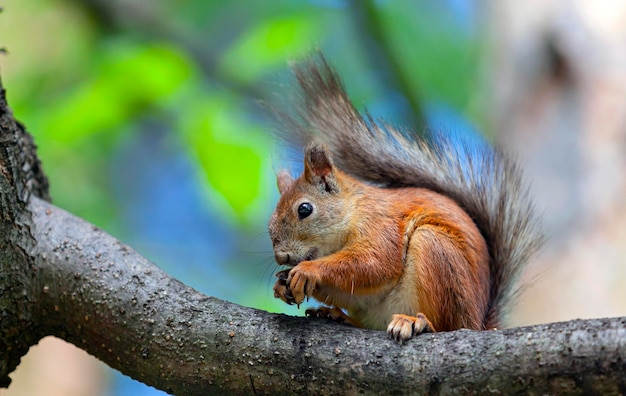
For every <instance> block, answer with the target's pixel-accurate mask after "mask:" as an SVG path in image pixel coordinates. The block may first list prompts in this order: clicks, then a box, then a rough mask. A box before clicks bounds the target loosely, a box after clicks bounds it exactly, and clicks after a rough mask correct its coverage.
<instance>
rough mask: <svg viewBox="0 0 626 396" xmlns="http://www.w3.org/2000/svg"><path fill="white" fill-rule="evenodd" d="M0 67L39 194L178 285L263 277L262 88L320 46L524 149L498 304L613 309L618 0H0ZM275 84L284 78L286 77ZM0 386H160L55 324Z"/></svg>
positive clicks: (535, 310)
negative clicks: (94, 353)
mask: <svg viewBox="0 0 626 396" xmlns="http://www.w3.org/2000/svg"><path fill="white" fill-rule="evenodd" d="M0 6H2V7H3V12H2V13H1V14H0V47H1V48H3V49H4V51H3V53H0V75H1V77H2V81H3V84H4V86H5V88H6V90H7V92H8V100H9V104H10V105H11V106H12V108H13V110H14V113H15V115H16V117H17V118H18V119H19V120H21V121H22V122H23V123H25V125H26V126H27V128H28V130H29V131H30V132H31V133H32V134H33V135H34V136H35V140H36V143H37V144H38V146H39V153H40V158H41V159H42V161H43V165H44V169H45V171H46V172H47V174H48V176H49V178H50V182H51V194H52V197H53V200H54V203H55V204H56V205H58V206H60V207H62V208H65V209H67V210H68V211H70V212H72V213H74V214H76V215H78V216H81V217H83V218H85V219H87V220H89V221H91V222H92V223H94V224H96V225H98V226H99V227H101V228H103V229H105V230H106V231H108V232H109V233H111V234H113V235H115V236H116V237H117V238H119V239H120V240H122V241H124V242H125V243H127V244H129V245H130V246H132V247H134V248H135V249H136V250H137V251H139V252H140V253H141V254H143V255H145V256H146V257H148V258H150V259H151V260H152V261H154V262H155V263H156V264H157V265H159V266H160V267H161V268H163V269H165V270H166V271H167V272H169V273H170V274H172V275H173V276H175V277H177V278H178V279H180V280H181V281H183V282H184V283H187V284H189V285H191V286H193V287H195V288H196V289H198V290H200V291H202V292H204V293H206V294H209V295H213V296H217V297H220V298H223V299H226V300H229V301H233V302H236V303H239V304H243V305H246V306H251V307H255V308H259V309H264V310H270V311H274V312H286V313H290V314H302V311H303V310H300V311H298V310H296V309H295V308H291V309H290V308H289V307H287V306H286V305H284V304H281V303H279V302H278V301H277V300H275V299H274V298H273V296H272V292H271V286H272V284H273V282H274V279H273V273H274V272H276V267H275V265H274V264H273V259H272V253H271V246H270V244H269V239H268V237H267V233H266V230H265V226H266V222H267V219H268V217H269V214H270V213H271V211H272V209H273V206H274V204H275V202H276V200H277V192H276V189H275V182H274V173H275V171H276V170H277V169H279V168H281V167H286V168H289V169H292V170H293V171H294V172H296V171H297V170H298V168H299V161H300V159H299V156H298V153H297V152H294V151H293V150H289V149H287V148H285V147H284V146H281V145H279V144H276V142H275V141H274V139H273V138H272V137H271V134H270V133H268V131H270V130H271V123H270V122H268V119H267V117H266V112H265V111H264V109H263V106H262V105H260V101H267V102H270V103H275V104H276V105H277V106H288V105H289V99H288V98H289V94H290V93H293V88H292V87H293V80H292V78H291V75H290V73H289V68H288V62H289V61H293V60H297V59H300V58H302V57H303V56H306V55H307V54H311V53H312V52H314V51H316V50H317V49H321V50H322V51H323V52H324V53H325V54H326V56H327V58H328V59H329V61H330V62H331V63H332V64H333V65H334V66H336V68H337V69H338V70H339V73H340V74H341V75H342V76H343V78H344V81H345V84H346V86H347V89H348V92H349V94H350V96H351V97H352V98H353V100H354V102H355V104H356V105H357V107H359V108H362V109H363V108H367V109H368V110H369V111H371V112H372V113H374V114H375V115H379V116H381V117H384V118H385V119H387V120H392V122H393V123H394V124H396V125H399V126H404V127H409V128H412V129H414V130H416V131H425V130H428V129H444V130H446V131H449V132H451V133H457V134H463V135H467V136H474V135H476V136H484V137H485V138H486V139H488V140H489V141H492V142H494V143H497V144H500V145H502V146H504V147H506V148H507V149H508V150H509V151H511V152H513V153H514V154H515V155H516V156H517V157H518V158H519V160H520V162H521V164H522V166H523V167H524V168H525V170H526V175H527V178H528V180H529V183H530V185H531V192H532V195H533V196H534V198H535V200H536V201H537V206H538V208H539V209H540V211H541V213H542V216H541V217H542V220H543V222H544V226H545V230H546V234H547V236H548V243H547V244H546V247H545V249H544V251H543V253H542V255H541V256H540V257H539V258H538V259H537V260H536V261H535V262H534V263H533V264H532V266H531V267H530V268H529V271H528V272H527V274H526V276H525V281H526V282H527V284H528V288H527V292H526V294H525V295H524V298H523V299H522V300H521V301H520V304H519V305H518V306H517V307H516V309H515V310H514V312H513V313H512V316H511V323H512V324H515V325H523V324H533V323H541V322H550V321H557V320H567V319H573V318H578V317H602V316H616V315H626V265H625V261H626V202H625V199H624V196H625V193H626V191H625V190H626V173H625V172H624V170H625V169H626V167H625V165H626V163H625V162H626V153H625V151H626V3H624V2H623V1H619V0H614V1H611V0H604V1H601V2H596V1H591V0H529V1H525V2H519V1H512V0H502V1H496V0H494V1H479V0H466V1H464V0H378V1H374V0H352V1H348V0H308V1H307V0H236V1H217V0H215V1H207V0H177V1H175V0H160V1H156V0H153V1H148V0H82V1H81V0H2V1H0ZM286 98H287V99H286ZM12 378H13V379H14V382H13V384H12V385H11V388H10V389H9V390H8V391H7V390H1V391H0V394H1V395H3V396H5V395H11V396H15V395H131V394H132V395H155V394H162V392H158V391H156V390H154V389H152V388H149V387H146V386H144V385H142V384H140V383H138V382H136V381H133V380H131V379H129V378H127V377H124V376H122V375H120V374H118V373H116V372H114V371H113V370H111V369H109V368H107V367H106V366H105V365H104V364H102V363H100V362H98V361H96V360H95V359H94V358H92V357H90V356H88V355H87V354H86V353H84V352H82V351H80V350H78V349H77V348H74V347H73V346H71V345H68V344H66V343H64V342H62V341H60V340H58V339H54V338H46V339H44V340H43V341H42V342H41V343H40V344H39V345H38V346H36V347H33V348H32V349H31V351H30V352H29V354H28V355H27V356H26V357H25V359H24V360H23V363H22V364H21V365H20V367H19V368H18V370H17V371H16V372H15V373H14V374H13V375H12Z"/></svg>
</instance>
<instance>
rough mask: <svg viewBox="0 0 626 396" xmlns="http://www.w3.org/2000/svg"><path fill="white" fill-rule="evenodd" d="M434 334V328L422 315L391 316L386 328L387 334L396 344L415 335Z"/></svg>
mask: <svg viewBox="0 0 626 396" xmlns="http://www.w3.org/2000/svg"><path fill="white" fill-rule="evenodd" d="M434 332H435V327H434V326H433V324H432V323H430V321H429V320H428V319H427V318H426V316H425V315H424V314H423V313H418V314H417V315H416V316H408V315H402V314H397V315H393V317H392V319H391V322H390V323H389V326H387V334H389V336H390V337H391V338H392V339H394V340H396V341H398V342H402V341H406V340H408V339H409V338H411V337H413V336H415V335H417V334H421V333H434Z"/></svg>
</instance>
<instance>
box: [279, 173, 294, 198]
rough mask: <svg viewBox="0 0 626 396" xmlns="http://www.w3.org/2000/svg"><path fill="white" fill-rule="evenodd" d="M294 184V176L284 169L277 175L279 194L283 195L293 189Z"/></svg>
mask: <svg viewBox="0 0 626 396" xmlns="http://www.w3.org/2000/svg"><path fill="white" fill-rule="evenodd" d="M293 182H294V178H293V176H291V174H290V173H289V172H287V171H286V170H284V169H282V170H281V171H280V172H278V174H277V175H276V184H277V185H278V192H279V193H280V194H281V195H282V194H284V193H285V191H287V190H288V189H289V187H291V185H292V184H293Z"/></svg>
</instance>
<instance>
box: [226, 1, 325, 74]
mask: <svg viewBox="0 0 626 396" xmlns="http://www.w3.org/2000/svg"><path fill="white" fill-rule="evenodd" d="M322 35H323V31H322V29H321V24H320V23H319V21H318V20H317V18H316V16H315V14H313V13H307V14H296V15H292V16H290V17H288V18H276V19H271V20H264V21H262V22H260V23H259V24H257V25H255V26H254V27H252V28H251V29H250V30H248V31H247V32H246V33H244V34H243V35H242V37H241V38H240V39H239V40H238V41H237V42H236V43H235V44H234V45H233V46H232V47H231V48H230V49H229V50H228V51H227V52H226V54H225V55H224V57H223V58H222V61H221V63H220V69H221V70H222V72H224V73H226V74H228V75H231V76H233V77H235V78H237V79H238V80H240V81H242V82H244V83H250V82H253V81H255V80H257V79H258V78H260V77H261V76H262V75H263V74H264V73H267V72H268V71H270V70H274V69H276V68H281V67H284V65H285V59H286V58H289V57H298V56H301V55H302V54H306V53H309V52H310V51H311V48H313V47H314V46H315V45H316V43H317V42H319V41H320V37H322Z"/></svg>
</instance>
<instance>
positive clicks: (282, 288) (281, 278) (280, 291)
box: [274, 269, 296, 305]
mask: <svg viewBox="0 0 626 396" xmlns="http://www.w3.org/2000/svg"><path fill="white" fill-rule="evenodd" d="M289 271H290V270H288V269H286V270H282V271H279V272H277V273H276V277H277V278H278V280H277V281H276V283H274V297H276V298H280V299H281V300H283V301H284V302H286V303H287V304H289V305H292V304H295V302H296V301H295V300H294V298H293V294H291V289H289V287H288V286H287V277H288V276H289Z"/></svg>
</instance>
